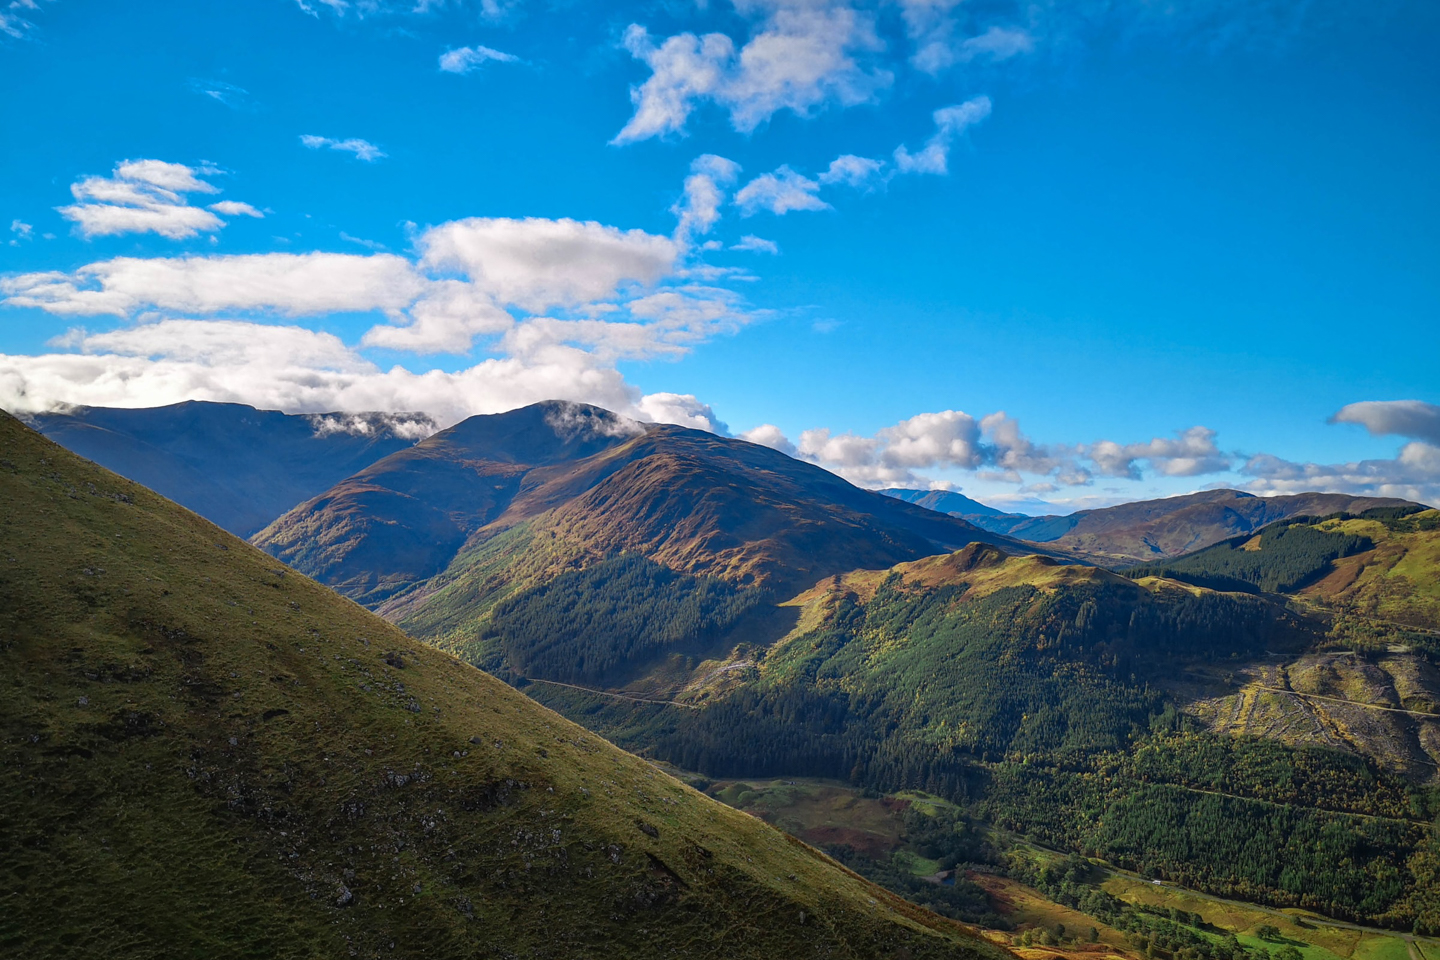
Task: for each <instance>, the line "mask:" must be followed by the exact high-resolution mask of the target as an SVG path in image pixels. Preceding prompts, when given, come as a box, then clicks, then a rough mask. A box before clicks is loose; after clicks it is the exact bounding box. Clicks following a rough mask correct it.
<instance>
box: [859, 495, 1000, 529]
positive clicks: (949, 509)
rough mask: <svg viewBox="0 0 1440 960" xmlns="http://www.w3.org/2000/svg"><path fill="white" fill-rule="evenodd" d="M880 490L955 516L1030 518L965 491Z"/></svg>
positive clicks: (897, 497)
mask: <svg viewBox="0 0 1440 960" xmlns="http://www.w3.org/2000/svg"><path fill="white" fill-rule="evenodd" d="M880 492H881V493H883V494H885V496H887V497H894V498H895V499H896V500H904V501H905V502H906V503H913V504H915V505H916V506H917V507H924V508H925V509H926V510H935V511H938V512H940V513H948V514H950V515H951V516H953V517H963V518H965V519H967V520H968V519H970V518H971V517H995V518H998V519H997V520H996V521H994V522H995V523H997V524H999V523H1004V522H1006V521H1014V522H1017V523H1018V522H1019V521H1021V520H1027V519H1029V516H1028V515H1027V514H1023V513H1006V512H1005V511H1004V510H996V509H995V508H994V507H991V506H987V505H986V504H983V503H981V502H980V501H979V500H972V499H971V498H969V497H967V496H965V495H964V494H963V493H953V492H951V491H949V490H907V489H905V488H903V487H891V488H890V489H888V490H881V491H880Z"/></svg>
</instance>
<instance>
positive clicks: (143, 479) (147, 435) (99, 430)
mask: <svg viewBox="0 0 1440 960" xmlns="http://www.w3.org/2000/svg"><path fill="white" fill-rule="evenodd" d="M26 419H27V422H29V423H30V425H31V426H33V427H34V428H35V429H37V430H39V431H40V432H41V433H43V434H45V435H46V436H47V437H49V438H50V439H51V440H54V441H55V442H56V443H58V444H60V445H61V446H63V447H65V448H66V449H68V450H71V451H73V452H75V453H78V454H80V455H81V456H82V457H86V458H88V459H90V460H94V461H95V462H96V463H98V464H100V465H101V466H103V467H106V468H107V469H110V470H113V471H115V472H116V473H118V474H120V475H121V476H124V477H128V478H130V479H131V480H134V481H135V482H136V483H140V484H143V485H145V486H147V487H149V488H150V489H152V490H156V491H158V492H160V493H161V494H163V495H164V496H167V497H169V498H170V499H171V500H174V501H175V502H176V503H179V504H181V505H182V506H185V507H188V508H190V509H191V510H194V511H195V512H196V513H198V514H200V515H201V516H204V517H206V518H208V519H209V520H211V521H212V522H214V523H215V524H217V525H219V526H221V527H224V528H225V529H226V530H229V531H230V532H231V533H233V534H235V535H236V536H241V537H248V536H250V535H251V534H252V533H254V532H255V531H257V530H259V529H260V528H261V527H263V526H265V525H266V524H267V523H269V522H270V521H271V520H274V519H275V518H276V517H278V516H280V515H281V514H282V513H284V512H285V511H286V510H289V509H290V508H291V507H293V506H295V504H297V503H300V502H302V501H304V500H308V499H309V498H310V497H313V496H315V494H317V493H319V492H321V491H322V490H325V489H326V488H327V487H329V486H331V485H332V484H334V483H336V482H337V481H339V480H342V479H344V478H345V477H348V476H350V475H351V474H352V473H355V472H356V471H357V470H359V469H361V468H362V467H365V466H367V465H369V464H371V463H373V462H375V461H376V460H379V459H380V458H382V457H385V456H388V455H389V454H391V453H394V452H396V451H397V450H403V449H405V448H406V447H409V446H410V445H412V444H413V443H414V442H415V440H416V439H418V437H419V436H423V435H424V434H425V433H429V432H430V431H431V430H432V429H433V427H432V426H431V425H430V423H429V421H428V419H426V418H424V417H423V416H420V415H399V416H397V415H388V414H314V415H294V414H284V413H280V412H278V411H275V410H256V409H255V408H254V407H249V406H245V405H244V404H239V403H209V402H203V401H188V402H185V403H177V404H172V405H171V406H167V407H151V408H146V409H118V408H109V407H77V408H73V409H71V410H68V411H64V412H55V413H38V414H33V415H31V416H29V417H27V418H26Z"/></svg>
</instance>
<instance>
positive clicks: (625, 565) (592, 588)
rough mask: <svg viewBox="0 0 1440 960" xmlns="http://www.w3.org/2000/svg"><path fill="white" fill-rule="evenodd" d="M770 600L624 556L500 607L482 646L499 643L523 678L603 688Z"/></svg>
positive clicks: (571, 574) (557, 580) (760, 594)
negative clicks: (623, 672) (630, 669)
mask: <svg viewBox="0 0 1440 960" xmlns="http://www.w3.org/2000/svg"><path fill="white" fill-rule="evenodd" d="M772 599H773V598H771V597H770V595H769V594H768V593H767V592H765V591H764V590H759V589H754V588H751V589H741V588H737V587H735V586H732V585H731V584H729V583H726V582H725V581H723V580H717V579H714V578H712V577H695V576H690V575H688V574H684V573H677V572H676V571H674V570H671V569H670V568H669V567H665V566H662V565H660V564H658V563H656V562H655V561H653V560H647V559H646V558H644V557H641V556H638V555H635V554H626V555H622V556H619V557H615V558H613V559H610V560H605V561H603V562H601V563H597V564H595V565H594V566H591V567H587V568H585V569H584V570H576V571H571V572H568V573H564V574H562V575H560V576H559V577H557V578H555V579H554V580H552V581H550V582H549V583H546V584H544V585H542V586H540V587H537V588H535V589H533V590H529V591H527V592H524V593H521V594H518V595H516V596H513V597H509V598H507V599H505V600H502V601H501V602H500V603H498V604H496V605H495V610H494V613H493V615H492V617H491V620H490V623H489V624H488V626H487V627H486V628H485V630H484V632H483V633H482V635H481V639H482V640H483V641H489V642H492V643H498V645H499V649H500V652H501V653H502V654H503V655H504V656H505V659H506V661H507V663H508V665H509V668H510V670H512V671H513V672H515V673H517V674H519V675H521V676H525V677H535V678H540V679H545V680H558V681H561V682H564V683H603V682H605V681H606V680H608V679H610V678H611V677H612V676H614V675H615V674H616V673H617V672H618V671H621V670H624V669H625V668H627V667H632V666H634V665H636V664H639V663H643V662H645V661H646V660H647V659H649V658H652V657H654V656H656V655H657V654H661V653H665V652H669V651H672V650H688V649H690V648H693V647H694V646H695V645H697V644H701V643H704V642H705V641H707V640H711V639H713V638H715V637H717V636H719V635H721V634H723V633H724V632H725V631H726V630H728V629H729V628H730V627H732V626H733V625H734V624H735V623H736V621H738V620H739V619H740V618H741V617H743V616H744V615H745V614H747V613H749V612H750V611H751V610H754V609H755V608H756V607H758V606H759V605H761V604H763V603H766V602H772Z"/></svg>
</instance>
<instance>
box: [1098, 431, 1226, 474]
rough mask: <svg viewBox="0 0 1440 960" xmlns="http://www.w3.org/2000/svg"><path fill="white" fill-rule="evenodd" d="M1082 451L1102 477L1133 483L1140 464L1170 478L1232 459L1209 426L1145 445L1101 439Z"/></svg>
mask: <svg viewBox="0 0 1440 960" xmlns="http://www.w3.org/2000/svg"><path fill="white" fill-rule="evenodd" d="M1079 452H1080V454H1081V456H1083V457H1086V458H1087V459H1089V460H1090V461H1091V462H1092V463H1094V464H1095V467H1096V469H1097V471H1098V472H1099V473H1100V474H1102V475H1104V476H1107V477H1128V478H1129V479H1131V480H1138V479H1139V478H1140V467H1139V462H1140V461H1144V462H1146V463H1147V464H1148V465H1149V467H1150V469H1151V470H1153V471H1155V472H1156V473H1160V474H1163V475H1164V476H1167V477H1196V476H1200V475H1201V474H1206V473H1218V472H1220V471H1222V470H1227V469H1229V467H1230V466H1231V458H1230V457H1229V456H1227V455H1226V454H1224V453H1222V452H1221V451H1220V450H1219V448H1218V447H1216V446H1215V431H1214V430H1211V429H1209V428H1207V427H1191V428H1190V429H1188V430H1183V431H1181V432H1180V433H1179V435H1178V436H1176V437H1174V438H1167V437H1156V438H1154V439H1153V440H1150V441H1148V442H1146V443H1127V444H1120V443H1116V442H1114V441H1113V440H1100V441H1097V442H1095V443H1092V444H1088V445H1084V446H1081V447H1080V448H1079Z"/></svg>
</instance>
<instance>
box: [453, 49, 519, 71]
mask: <svg viewBox="0 0 1440 960" xmlns="http://www.w3.org/2000/svg"><path fill="white" fill-rule="evenodd" d="M492 60H493V61H495V62H496V63H516V62H518V61H519V60H520V58H519V57H517V56H515V55H514V54H513V53H502V52H501V51H499V50H494V49H492V48H490V47H484V46H481V45H480V44H478V43H477V44H476V45H475V46H473V47H460V48H458V49H455V50H446V51H445V52H444V53H442V54H440V69H441V70H444V71H445V72H446V73H461V74H464V73H469V72H470V71H472V70H474V69H476V68H477V67H479V66H481V65H482V64H485V63H488V62H490V61H492Z"/></svg>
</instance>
